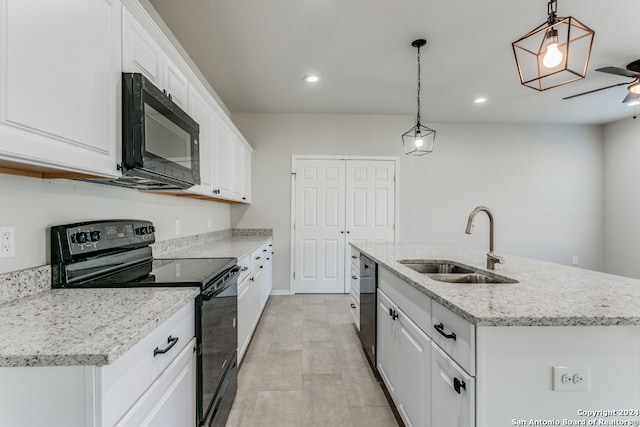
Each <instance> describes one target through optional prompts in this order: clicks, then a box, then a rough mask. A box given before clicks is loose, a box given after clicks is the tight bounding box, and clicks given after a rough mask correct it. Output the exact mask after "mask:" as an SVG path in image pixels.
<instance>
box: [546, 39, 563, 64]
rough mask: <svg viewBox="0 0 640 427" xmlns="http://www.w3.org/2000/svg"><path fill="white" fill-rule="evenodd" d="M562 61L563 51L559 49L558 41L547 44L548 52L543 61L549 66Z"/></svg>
mask: <svg viewBox="0 0 640 427" xmlns="http://www.w3.org/2000/svg"><path fill="white" fill-rule="evenodd" d="M561 62H562V52H560V50H559V49H558V43H557V42H555V43H554V42H552V43H549V44H548V45H547V53H545V54H544V58H543V59H542V63H543V64H544V66H545V67H547V68H554V67H557V66H558V64H560V63H561Z"/></svg>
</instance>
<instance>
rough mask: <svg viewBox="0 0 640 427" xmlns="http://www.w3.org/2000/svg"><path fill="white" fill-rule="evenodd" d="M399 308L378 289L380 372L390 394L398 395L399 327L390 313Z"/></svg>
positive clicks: (377, 339) (378, 361)
mask: <svg viewBox="0 0 640 427" xmlns="http://www.w3.org/2000/svg"><path fill="white" fill-rule="evenodd" d="M394 309H397V307H396V306H395V304H393V302H392V301H391V300H390V299H389V298H388V297H387V296H386V295H385V294H384V293H383V292H382V291H380V290H378V309H377V314H376V321H377V323H376V351H377V363H378V372H379V373H380V376H381V377H382V380H383V381H384V383H385V385H386V386H387V390H389V394H391V396H392V397H393V398H394V400H395V398H396V397H397V396H398V391H397V387H396V386H397V383H398V373H397V371H398V369H399V368H398V366H397V360H396V356H395V354H394V351H395V349H396V348H397V347H398V329H397V327H396V324H395V322H394V321H393V318H392V316H391V314H390V313H392V312H393V310H394Z"/></svg>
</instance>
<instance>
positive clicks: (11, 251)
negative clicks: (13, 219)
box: [0, 226, 16, 258]
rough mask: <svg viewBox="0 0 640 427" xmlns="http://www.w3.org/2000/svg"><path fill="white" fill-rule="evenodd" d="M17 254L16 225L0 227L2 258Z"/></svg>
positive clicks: (0, 253) (0, 254)
mask: <svg viewBox="0 0 640 427" xmlns="http://www.w3.org/2000/svg"><path fill="white" fill-rule="evenodd" d="M14 256H16V228H15V227H14V226H5V227H0V258H11V257H14Z"/></svg>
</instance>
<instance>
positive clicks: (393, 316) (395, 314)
mask: <svg viewBox="0 0 640 427" xmlns="http://www.w3.org/2000/svg"><path fill="white" fill-rule="evenodd" d="M389 316H391V318H392V319H393V320H396V319H397V318H398V312H397V311H395V310H394V309H392V308H391V307H389Z"/></svg>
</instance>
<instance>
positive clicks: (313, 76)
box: [304, 74, 320, 83]
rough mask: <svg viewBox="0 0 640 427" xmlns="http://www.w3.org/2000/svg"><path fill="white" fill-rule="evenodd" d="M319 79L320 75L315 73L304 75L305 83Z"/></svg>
mask: <svg viewBox="0 0 640 427" xmlns="http://www.w3.org/2000/svg"><path fill="white" fill-rule="evenodd" d="M319 80H320V77H318V76H316V75H315V74H309V75H308V76H304V81H305V82H307V83H316V82H318V81H319Z"/></svg>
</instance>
